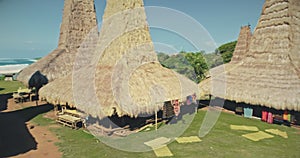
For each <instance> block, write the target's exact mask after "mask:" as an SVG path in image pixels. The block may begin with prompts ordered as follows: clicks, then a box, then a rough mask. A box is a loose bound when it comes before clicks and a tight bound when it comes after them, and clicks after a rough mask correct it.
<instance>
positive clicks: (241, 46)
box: [231, 25, 252, 63]
mask: <svg viewBox="0 0 300 158" xmlns="http://www.w3.org/2000/svg"><path fill="white" fill-rule="evenodd" d="M251 36H252V33H251V28H250V25H247V26H243V27H241V31H240V35H239V37H238V40H237V44H236V46H235V49H234V52H233V56H232V59H231V62H232V63H238V62H240V61H241V59H243V58H245V56H246V53H247V52H248V51H249V45H250V40H251Z"/></svg>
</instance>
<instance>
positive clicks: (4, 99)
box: [0, 94, 12, 111]
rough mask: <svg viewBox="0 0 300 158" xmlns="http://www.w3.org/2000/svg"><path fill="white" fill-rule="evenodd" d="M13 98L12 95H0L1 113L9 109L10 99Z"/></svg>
mask: <svg viewBox="0 0 300 158" xmlns="http://www.w3.org/2000/svg"><path fill="white" fill-rule="evenodd" d="M10 98H12V94H0V111H4V110H6V109H7V103H8V99H10Z"/></svg>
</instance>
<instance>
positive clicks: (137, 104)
mask: <svg viewBox="0 0 300 158" xmlns="http://www.w3.org/2000/svg"><path fill="white" fill-rule="evenodd" d="M143 6H144V4H143V1H142V0H131V1H127V0H107V4H106V8H105V12H104V16H103V22H102V28H101V31H100V37H99V40H98V44H97V46H96V48H95V50H94V51H93V52H92V53H91V54H93V56H90V57H88V58H87V57H86V56H84V55H83V57H82V53H83V54H84V53H85V51H80V50H81V49H79V51H78V54H77V58H76V61H75V62H76V64H75V65H76V66H75V69H74V71H73V74H72V75H69V76H66V77H64V78H60V79H57V80H55V81H53V82H51V83H49V84H48V85H46V86H45V87H43V88H42V89H41V91H40V96H41V97H43V98H45V99H47V101H48V102H51V103H53V104H68V105H69V106H73V107H76V108H77V109H79V110H81V111H84V112H85V113H87V114H89V115H92V116H93V117H99V118H103V117H105V116H111V115H113V114H118V115H119V116H122V115H129V116H138V115H139V114H146V113H147V114H153V113H154V112H155V111H157V110H158V109H159V108H161V107H162V106H163V102H164V101H168V100H173V99H183V98H185V97H186V96H187V95H191V94H193V93H197V92H198V91H197V89H198V86H197V85H196V84H195V83H193V82H192V81H190V80H188V79H187V78H185V77H183V76H181V75H178V74H176V73H174V72H173V71H172V70H169V69H166V68H164V67H162V66H161V65H160V64H159V62H158V59H157V55H156V53H155V51H154V47H153V43H152V40H151V37H150V33H149V28H148V24H147V21H146V14H145V10H144V7H143ZM77 62H78V63H79V64H78V63H77Z"/></svg>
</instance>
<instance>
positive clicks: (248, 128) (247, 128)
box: [230, 125, 259, 131]
mask: <svg viewBox="0 0 300 158" xmlns="http://www.w3.org/2000/svg"><path fill="white" fill-rule="evenodd" d="M230 129H232V130H243V131H259V130H258V128H257V127H256V126H244V125H230Z"/></svg>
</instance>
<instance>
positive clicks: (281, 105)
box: [200, 0, 300, 111]
mask: <svg viewBox="0 0 300 158" xmlns="http://www.w3.org/2000/svg"><path fill="white" fill-rule="evenodd" d="M299 15H300V2H299V1H298V0H266V2H265V5H264V7H263V10H262V13H261V17H260V19H259V22H258V24H257V27H256V29H255V31H254V33H253V36H252V38H251V41H250V45H249V50H244V51H246V54H245V56H244V57H243V58H242V59H241V62H239V64H235V63H234V62H233V63H229V64H227V65H225V71H223V73H221V74H215V75H214V78H210V79H208V80H206V81H205V82H204V83H202V84H200V88H201V89H204V91H205V92H208V93H210V94H212V95H215V96H220V97H222V98H225V99H228V100H234V101H237V102H244V103H249V104H253V105H262V106H266V107H272V108H275V109H279V110H283V109H288V110H295V111H300V98H299V96H300V73H299V72H300V71H299V63H300V56H299V54H300V52H299V50H300V49H299V41H300V30H299V26H300V16H299ZM234 55H235V54H234ZM216 69H222V67H219V68H216ZM223 70H224V68H223ZM220 85H225V86H226V88H225V89H224V90H223V89H221V90H219V88H218V87H219V86H220ZM212 89H213V90H215V91H212ZM220 91H221V92H224V93H220ZM220 94H221V95H220Z"/></svg>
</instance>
